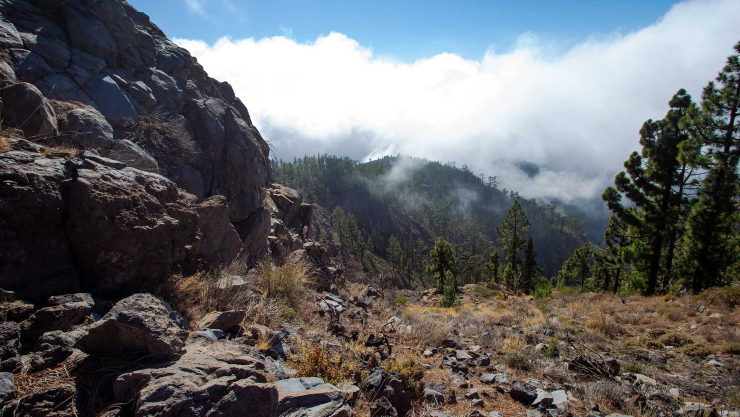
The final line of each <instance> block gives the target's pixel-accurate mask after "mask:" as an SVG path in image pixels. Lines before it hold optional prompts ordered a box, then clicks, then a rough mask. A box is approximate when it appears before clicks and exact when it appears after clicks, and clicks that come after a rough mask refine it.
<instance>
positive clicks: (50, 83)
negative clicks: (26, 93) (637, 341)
mask: <svg viewBox="0 0 740 417" xmlns="http://www.w3.org/2000/svg"><path fill="white" fill-rule="evenodd" d="M33 85H35V86H36V88H38V89H39V91H41V93H43V94H44V96H46V97H49V98H58V97H64V96H66V95H68V94H70V92H71V91H76V90H79V87H78V86H77V84H76V83H75V82H74V81H73V80H72V79H71V78H69V77H68V76H66V75H64V74H56V73H54V74H51V75H47V76H46V77H44V78H42V79H40V80H38V81H36V82H34V83H33Z"/></svg>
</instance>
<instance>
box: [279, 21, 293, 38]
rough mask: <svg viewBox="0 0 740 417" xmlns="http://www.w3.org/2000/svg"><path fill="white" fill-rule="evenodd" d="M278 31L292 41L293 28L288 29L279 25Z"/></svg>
mask: <svg viewBox="0 0 740 417" xmlns="http://www.w3.org/2000/svg"><path fill="white" fill-rule="evenodd" d="M278 29H280V32H282V33H283V36H285V37H286V38H288V39H293V28H289V27H286V26H285V25H283V24H280V26H278Z"/></svg>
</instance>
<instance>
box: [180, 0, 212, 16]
mask: <svg viewBox="0 0 740 417" xmlns="http://www.w3.org/2000/svg"><path fill="white" fill-rule="evenodd" d="M207 1H208V0H185V5H186V6H188V10H190V11H191V12H192V13H194V14H197V15H199V16H203V17H208V13H206V10H205V8H204V6H205V3H206V2H207Z"/></svg>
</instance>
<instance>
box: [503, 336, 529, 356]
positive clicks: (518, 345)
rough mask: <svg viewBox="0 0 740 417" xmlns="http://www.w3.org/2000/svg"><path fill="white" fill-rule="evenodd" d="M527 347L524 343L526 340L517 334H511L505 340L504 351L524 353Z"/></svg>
mask: <svg viewBox="0 0 740 417" xmlns="http://www.w3.org/2000/svg"><path fill="white" fill-rule="evenodd" d="M526 345H527V343H526V342H525V341H524V338H522V337H521V336H519V335H518V334H516V333H510V334H509V335H508V336H506V339H504V345H503V351H504V352H518V353H523V352H524V347H525V346H526Z"/></svg>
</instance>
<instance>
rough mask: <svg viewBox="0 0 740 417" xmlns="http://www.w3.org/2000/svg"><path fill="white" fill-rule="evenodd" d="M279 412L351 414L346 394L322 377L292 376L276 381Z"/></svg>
mask: <svg viewBox="0 0 740 417" xmlns="http://www.w3.org/2000/svg"><path fill="white" fill-rule="evenodd" d="M274 385H275V388H277V390H278V404H277V412H278V413H280V415H282V416H286V417H287V416H294V417H298V416H301V417H309V416H310V417H330V416H351V415H352V410H351V409H350V407H349V405H347V404H345V400H346V394H345V393H344V392H343V391H341V390H339V389H337V388H336V387H335V386H333V385H331V384H327V383H325V382H324V381H323V380H322V379H321V378H290V379H284V380H281V381H278V382H275V384H274Z"/></svg>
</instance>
